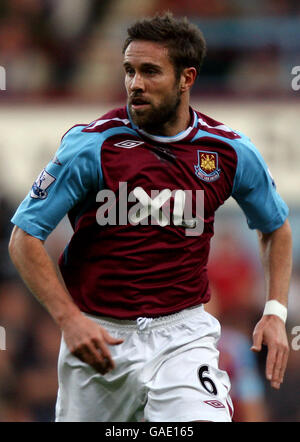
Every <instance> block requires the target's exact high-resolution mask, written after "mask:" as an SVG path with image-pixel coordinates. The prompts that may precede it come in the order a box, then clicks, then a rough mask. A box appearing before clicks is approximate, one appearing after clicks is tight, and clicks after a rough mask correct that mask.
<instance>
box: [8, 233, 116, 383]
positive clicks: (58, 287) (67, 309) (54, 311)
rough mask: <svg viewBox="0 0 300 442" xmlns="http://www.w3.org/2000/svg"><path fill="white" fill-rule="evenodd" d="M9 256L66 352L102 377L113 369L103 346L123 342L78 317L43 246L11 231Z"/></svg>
mask: <svg viewBox="0 0 300 442" xmlns="http://www.w3.org/2000/svg"><path fill="white" fill-rule="evenodd" d="M9 253H10V257H11V260H12V262H13V263H14V265H15V266H16V268H17V270H18V271H19V273H20V275H21V277H22V278H23V280H24V282H25V283H26V285H27V286H28V288H29V289H30V291H31V292H32V293H33V294H34V295H35V297H36V298H37V299H38V300H39V302H41V304H43V306H44V307H45V308H46V309H47V310H48V312H49V313H50V315H51V316H52V318H53V319H54V321H55V322H56V323H57V324H58V326H59V327H60V328H61V330H62V332H63V334H64V339H65V341H66V344H67V346H68V347H69V350H70V351H71V352H72V353H73V354H74V355H75V356H77V357H78V358H79V359H81V360H82V361H84V362H86V363H88V364H90V365H91V366H93V367H94V368H95V369H96V370H97V371H99V372H100V373H102V374H104V373H106V372H107V371H109V370H110V369H112V368H114V362H113V360H112V358H111V355H110V352H109V349H108V347H107V344H109V345H117V344H120V343H121V342H123V341H122V340H117V339H114V338H113V337H112V336H110V335H109V333H108V332H107V331H106V330H105V329H104V328H103V327H100V326H99V325H97V324H96V323H95V322H94V321H92V320H90V319H88V318H87V317H86V316H85V315H83V314H82V312H81V311H80V310H79V309H78V307H77V306H76V305H75V303H74V302H73V300H72V298H71V296H70V294H69V293H68V292H67V290H66V288H65V287H64V285H63V284H62V283H61V281H60V279H59V277H58V274H57V272H56V269H55V266H54V264H53V262H52V260H51V259H50V257H49V256H48V254H47V252H46V250H45V248H44V244H43V242H42V241H41V240H39V239H37V238H35V237H33V236H31V235H28V234H27V233H26V232H24V231H23V230H21V229H20V228H18V227H14V229H13V232H12V235H11V239H10V243H9Z"/></svg>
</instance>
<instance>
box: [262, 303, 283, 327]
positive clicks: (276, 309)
mask: <svg viewBox="0 0 300 442" xmlns="http://www.w3.org/2000/svg"><path fill="white" fill-rule="evenodd" d="M263 315H276V316H279V318H280V319H282V320H283V322H284V323H285V321H286V318H287V308H286V307H285V306H284V305H283V304H281V303H280V302H278V301H276V300H275V299H271V300H270V301H267V302H266V305H265V309H264V312H263Z"/></svg>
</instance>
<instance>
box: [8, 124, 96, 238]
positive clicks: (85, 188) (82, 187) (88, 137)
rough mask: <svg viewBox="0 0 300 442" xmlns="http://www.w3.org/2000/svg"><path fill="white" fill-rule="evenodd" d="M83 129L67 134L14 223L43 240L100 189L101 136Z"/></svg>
mask: <svg viewBox="0 0 300 442" xmlns="http://www.w3.org/2000/svg"><path fill="white" fill-rule="evenodd" d="M83 127H84V126H76V127H74V128H72V129H71V130H70V131H69V132H67V134H66V135H65V136H64V138H63V139H62V142H61V145H60V147H59V149H58V151H57V152H56V155H55V157H54V158H53V160H52V161H51V162H50V163H49V164H48V165H47V166H46V167H45V169H43V171H42V172H41V173H40V175H39V176H38V178H37V180H36V181H35V182H34V183H33V186H32V189H31V191H30V192H29V193H28V195H27V196H26V198H25V199H24V200H23V202H22V203H21V204H20V206H19V207H18V209H17V211H16V213H15V215H14V216H13V218H12V220H11V221H12V223H14V224H15V225H17V226H18V227H20V228H21V229H22V230H24V231H25V232H27V233H29V234H30V235H32V236H35V237H36V238H39V239H41V240H45V239H46V238H47V236H48V235H49V234H50V233H51V231H52V230H53V229H54V228H55V227H56V225H57V224H58V223H59V221H60V220H61V219H62V218H63V217H64V216H65V215H66V214H67V213H68V212H69V210H70V209H72V207H74V206H75V205H76V204H77V203H79V202H80V201H82V200H83V199H84V198H85V197H86V195H87V194H88V193H89V192H90V191H91V190H94V191H95V192H97V189H99V188H100V187H101V184H102V179H103V178H102V172H101V164H100V147H101V134H99V133H86V132H82V129H83Z"/></svg>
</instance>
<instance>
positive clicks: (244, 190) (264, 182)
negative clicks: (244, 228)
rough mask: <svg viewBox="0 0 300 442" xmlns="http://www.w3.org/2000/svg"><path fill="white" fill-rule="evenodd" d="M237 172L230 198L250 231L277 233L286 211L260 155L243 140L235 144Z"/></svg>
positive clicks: (248, 141) (285, 206)
mask: <svg viewBox="0 0 300 442" xmlns="http://www.w3.org/2000/svg"><path fill="white" fill-rule="evenodd" d="M233 147H234V148H235V151H236V154H237V160H238V161H237V170H236V175H235V179H234V183H233V190H232V196H233V198H234V199H235V200H236V201H237V203H238V204H239V206H240V207H241V208H242V210H243V212H244V213H245V215H246V218H247V222H248V225H249V227H250V228H251V229H258V230H260V231H262V232H263V233H269V232H272V231H274V230H276V229H278V228H279V227H280V226H281V225H282V224H283V223H284V221H285V219H286V217H287V215H288V212H289V210H288V207H287V205H286V204H285V202H284V201H283V200H282V199H281V197H280V195H279V194H278V192H277V191H276V186H275V183H274V180H273V178H272V176H271V174H270V171H269V169H268V167H267V165H266V163H265V161H264V159H263V158H262V156H261V154H260V153H259V152H258V150H257V149H256V148H255V146H254V145H253V144H252V143H251V142H250V140H249V139H246V138H245V137H243V138H242V139H241V140H235V142H234V145H233Z"/></svg>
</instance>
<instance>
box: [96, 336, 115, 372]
mask: <svg viewBox="0 0 300 442" xmlns="http://www.w3.org/2000/svg"><path fill="white" fill-rule="evenodd" d="M94 344H95V347H96V348H97V352H98V354H99V353H100V354H101V356H102V357H103V359H104V360H105V361H106V364H107V368H109V369H113V368H115V363H114V361H113V359H112V356H111V353H110V351H109V349H108V347H107V345H106V343H105V341H104V339H103V337H101V338H99V339H95V340H94Z"/></svg>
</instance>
